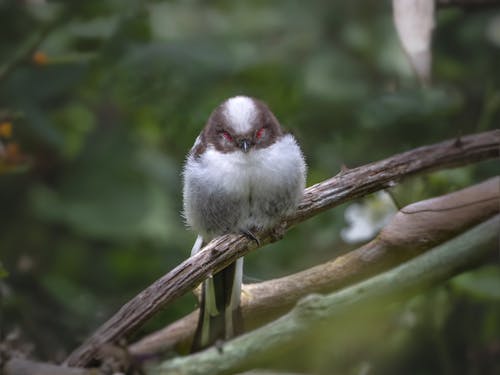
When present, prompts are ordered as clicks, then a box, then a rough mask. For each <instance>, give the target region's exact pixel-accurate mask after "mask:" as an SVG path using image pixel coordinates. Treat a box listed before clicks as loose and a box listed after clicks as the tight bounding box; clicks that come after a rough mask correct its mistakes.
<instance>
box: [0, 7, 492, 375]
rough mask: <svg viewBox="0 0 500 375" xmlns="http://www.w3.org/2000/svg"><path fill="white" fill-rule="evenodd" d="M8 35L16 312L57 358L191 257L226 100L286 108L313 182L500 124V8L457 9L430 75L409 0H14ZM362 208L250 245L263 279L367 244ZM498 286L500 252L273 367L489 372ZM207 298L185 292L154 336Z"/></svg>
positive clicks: (461, 177) (10, 233)
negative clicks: (398, 17) (191, 178)
mask: <svg viewBox="0 0 500 375" xmlns="http://www.w3.org/2000/svg"><path fill="white" fill-rule="evenodd" d="M0 40H1V43H0V142H1V144H0V146H1V149H0V151H1V153H0V156H1V158H0V160H1V162H0V262H1V263H0V297H1V298H2V301H1V309H2V312H1V314H2V316H1V321H0V324H1V326H0V328H1V334H2V336H3V337H2V338H5V337H6V336H7V335H9V334H11V335H15V336H16V337H18V338H19V341H20V342H21V343H23V345H24V347H25V348H28V347H31V346H32V348H31V349H32V353H33V355H34V356H36V357H38V358H41V359H49V360H60V359H63V358H64V356H65V355H66V354H67V353H68V351H70V350H72V349H73V348H75V347H76V345H78V343H80V342H81V340H82V339H84V338H85V337H86V336H87V335H88V334H89V333H91V332H92V331H93V329H95V328H96V327H97V326H98V325H99V324H100V323H102V322H103V321H104V320H105V319H106V318H107V317H109V316H110V315H111V314H113V312H115V311H116V310H117V309H118V308H119V307H120V306H121V305H122V304H124V303H125V302H126V301H127V300H128V299H129V298H131V297H132V296H134V295H135V294H136V293H137V292H139V291H140V290H141V289H143V288H144V287H146V286H147V285H148V284H150V283H151V282H152V281H154V280H156V279H157V278H158V277H160V276H161V275H163V274H164V273H166V272H167V271H169V270H170V269H172V268H173V267H174V266H176V265H177V264H178V263H179V262H181V261H182V260H184V259H185V258H186V257H187V256H188V254H189V251H190V248H191V246H192V242H193V241H194V238H195V235H194V234H193V233H191V232H189V231H188V230H187V229H186V228H185V227H184V225H183V222H182V219H181V217H180V210H181V207H182V201H181V168H182V164H183V161H184V157H185V155H186V153H187V151H188V150H189V148H190V147H191V145H192V143H193V142H194V139H195V137H196V136H197V134H198V132H199V131H200V129H201V128H202V127H203V125H204V123H205V121H206V119H207V118H208V116H209V114H210V112H211V111H212V110H213V108H215V106H216V105H218V104H219V103H220V102H221V101H223V100H224V99H226V98H228V97H230V96H233V95H237V94H246V95H250V96H255V97H258V98H260V99H262V100H264V101H266V102H267V103H268V104H269V106H270V107H271V109H272V110H273V111H274V113H275V114H276V116H277V117H278V119H279V120H280V121H281V122H282V124H283V125H284V126H285V127H286V128H287V129H288V130H289V131H291V132H293V133H294V134H295V135H296V137H297V138H298V139H299V141H300V143H301V145H302V148H303V151H304V154H305V155H306V158H307V162H308V165H309V176H308V185H311V184H313V183H316V182H319V181H321V180H323V179H325V178H328V177H331V176H333V175H335V174H336V173H337V172H338V171H339V170H340V168H341V166H342V165H347V166H349V167H354V166H359V165H362V164H364V163H369V162H372V161H376V160H378V159H381V158H384V157H388V156H391V155H393V154H395V153H398V152H401V151H405V150H408V149H411V148H413V147H417V146H420V145H425V144H429V143H434V142H439V141H441V140H444V139H447V138H452V137H455V136H458V135H460V134H468V133H473V132H478V131H485V130H490V129H493V128H495V127H498V124H499V123H500V122H499V120H500V90H499V87H500V70H499V69H498V64H499V62H500V12H499V11H498V9H492V8H488V9H486V10H484V11H474V12H470V11H463V10H461V9H458V8H448V9H442V10H439V12H438V17H437V28H436V31H435V37H434V42H433V55H434V56H433V58H434V62H433V70H434V79H433V81H434V84H433V85H432V86H431V87H428V88H422V87H421V86H420V85H419V84H418V80H417V79H416V78H415V76H414V74H413V72H412V70H411V67H410V65H409V62H408V60H407V58H406V56H405V54H404V53H403V52H402V50H401V47H400V45H399V40H398V37H397V35H396V32H395V29H394V26H393V22H392V13H391V7H390V3H389V2H374V1H363V2H361V1H354V2H347V1H345V2H330V1H311V2H305V1H299V0H295V1H285V0H282V1H274V2H266V1H252V2H250V1H229V0H221V1H214V2H207V1H195V0H189V1H131V0H127V1H118V0H115V1H112V0H107V1H81V2H76V1H75V2H73V1H72V2H50V1H43V0H38V1H36V0H31V1H28V0H26V1H0ZM2 129H3V132H2ZM497 173H498V166H497V164H495V162H491V161H490V162H485V163H481V164H478V165H471V166H467V167H464V168H460V169H455V170H450V171H442V172H437V173H434V174H431V175H427V176H422V177H419V178H412V179H410V180H408V181H405V182H404V183H403V184H401V185H400V186H398V187H396V188H395V189H394V194H395V196H396V198H397V200H398V201H399V202H400V203H401V204H406V203H410V202H413V201H416V200H420V199H423V198H426V197H430V196H435V195H438V194H442V193H446V192H449V191H453V190H457V189H458V188H461V187H465V186H468V185H471V184H473V183H475V182H478V181H482V180H484V179H485V178H487V177H489V176H493V175H495V174H497ZM373 199H375V198H373ZM345 208H346V207H345V206H342V207H339V208H336V209H334V210H331V211H329V212H326V213H324V214H322V215H319V216H317V217H315V218H314V219H312V220H309V221H308V222H305V223H303V224H301V225H300V226H298V227H297V228H296V229H294V230H293V231H291V232H290V233H288V234H287V235H286V238H285V239H284V240H283V241H280V242H279V243H277V244H274V245H272V246H268V247H266V248H264V249H262V250H259V251H257V252H255V253H253V254H251V255H249V256H248V257H247V260H246V271H245V272H246V274H247V275H248V279H249V280H250V281H253V280H264V279H269V278H273V277H277V276H282V275H285V274H288V273H291V272H294V271H297V270H300V269H304V268H306V267H309V266H312V265H314V264H317V263H319V262H321V261H324V260H327V259H330V258H332V257H334V256H335V255H337V254H340V253H342V252H345V251H348V250H349V249H352V248H354V247H357V246H359V244H356V243H348V242H352V241H346V238H344V237H342V236H341V233H342V230H344V232H345V229H346V227H347V226H348V225H349V223H348V222H347V221H346V220H345V218H344V210H345ZM374 225H375V224H374ZM498 285H500V278H499V269H498V264H496V265H490V266H489V267H488V268H485V269H480V270H478V271H475V272H472V273H469V274H467V275H464V276H461V277H459V278H457V279H454V280H452V282H450V283H447V284H446V285H444V286H441V287H438V288H435V289H433V290H431V291H428V292H426V293H424V294H422V295H420V296H418V297H416V298H414V299H412V300H411V301H407V302H405V303H401V304H397V305H396V306H394V307H393V308H392V310H391V312H390V313H388V314H387V315H386V316H374V317H373V321H371V323H372V324H371V326H372V327H373V326H377V327H384V329H381V328H379V329H378V330H369V329H364V328H363V329H362V328H360V329H358V330H357V331H355V332H352V334H351V335H349V337H350V343H349V344H348V345H345V347H344V346H343V345H339V344H336V345H330V344H329V341H328V337H333V336H335V332H330V333H329V334H328V335H327V334H325V335H323V336H322V337H318V338H317V340H313V342H311V343H308V348H309V349H308V350H309V354H310V355H309V356H307V355H306V356H304V355H303V356H301V357H295V358H301V359H300V360H295V361H289V360H288V361H283V360H282V358H281V357H279V356H277V357H276V361H275V363H274V364H272V365H275V366H277V367H279V368H285V369H287V368H288V369H290V368H293V369H294V370H297V371H298V370H304V371H318V372H323V373H330V371H332V372H333V371H341V373H353V374H354V373H366V372H362V371H363V370H366V369H368V370H370V371H375V372H376V373H377V372H378V373H381V372H382V373H414V374H415V373H440V374H442V373H450V374H451V373H460V372H461V373H470V374H476V373H488V372H484V371H486V370H485V369H495V366H497V367H496V368H498V366H499V364H498V358H500V340H499V337H500V296H499V294H498V290H499V286H498ZM194 307H195V299H194V297H193V296H191V295H189V296H185V297H183V298H182V299H181V300H179V301H178V302H176V303H175V304H174V305H172V306H169V307H168V308H167V309H165V310H164V311H163V312H162V313H161V314H159V315H158V316H156V317H155V319H153V321H151V322H150V323H149V324H148V325H147V326H146V327H144V329H143V330H142V331H141V332H140V333H139V336H140V335H142V334H144V333H145V332H149V331H151V330H153V329H155V328H158V327H161V326H162V325H164V324H167V323H169V322H171V321H173V320H175V319H176V318H178V317H180V316H182V315H183V314H185V313H187V312H190V311H191V310H192V309H193V308H194ZM0 339H1V338H0ZM380 340H384V342H387V343H388V345H387V348H385V349H384V348H381V347H380V346H379V345H377V344H378V342H379V341H380ZM314 343H317V344H318V345H314ZM389 343H390V344H389ZM319 347H320V348H321V350H319V349H318V348H319ZM369 348H372V349H373V348H376V349H377V350H369ZM313 352H314V355H313V354H312V353H313ZM495 356H496V358H497V360H496V361H495ZM268 365H271V364H268ZM485 366H487V367H485ZM462 370H463V371H462ZM457 371H458V372H457Z"/></svg>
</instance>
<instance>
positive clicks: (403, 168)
mask: <svg viewBox="0 0 500 375" xmlns="http://www.w3.org/2000/svg"><path fill="white" fill-rule="evenodd" d="M499 150H500V131H498V130H493V131H490V132H484V133H479V134H475V135H469V136H465V137H462V138H461V143H460V144H457V143H456V142H455V141H454V140H448V141H445V142H441V143H438V144H435V145H432V146H425V147H420V148H417V149H415V150H412V151H408V152H405V153H402V154H399V155H396V156H393V157H390V158H388V159H385V160H382V161H379V162H375V163H371V164H368V165H366V166H363V167H359V168H355V169H351V170H347V171H345V172H343V173H341V174H339V175H337V176H335V177H333V178H330V179H329V180H326V181H324V182H321V183H319V184H316V185H314V186H311V187H309V188H308V189H306V191H305V193H304V199H303V201H302V203H301V204H300V206H299V209H298V211H297V212H296V213H295V214H294V215H293V216H291V217H289V218H287V219H286V220H285V221H284V222H283V223H282V224H283V228H284V229H288V228H290V227H292V226H293V225H295V224H297V223H299V222H301V221H304V220H306V219H308V218H310V217H312V216H315V215H317V214H318V213H320V212H323V211H325V210H327V209H329V208H332V207H334V206H336V205H339V204H341V203H344V202H346V201H348V200H351V199H355V198H358V197H361V196H364V195H366V194H369V193H373V192H375V191H378V190H381V189H384V188H386V187H387V186H389V185H392V184H394V183H395V182H396V181H397V180H399V179H401V178H403V177H408V176H411V175H415V174H417V173H422V172H429V171H432V170H436V169H439V168H449V167H455V166H459V165H464V164H468V163H472V162H476V161H479V160H485V159H489V158H494V157H498V156H499ZM257 236H258V237H259V239H260V243H261V245H265V244H267V243H269V242H271V240H272V233H271V232H270V231H269V232H266V233H257ZM256 248H257V246H256V244H255V241H249V240H248V239H247V238H246V237H245V236H241V235H225V236H222V237H219V238H217V239H215V240H213V241H212V242H210V243H209V244H208V245H207V246H206V247H205V248H204V249H203V251H200V252H199V253H197V254H196V255H195V256H193V257H191V258H189V259H187V260H185V261H184V262H182V263H181V264H180V265H178V266H177V267H175V268H174V269H173V270H171V271H170V272H168V273H167V274H166V275H164V276H163V277H162V278H160V279H159V280H157V281H156V282H154V283H153V284H152V285H150V286H149V287H148V288H146V289H145V290H143V291H142V292H141V293H139V294H138V295H137V296H136V297H134V298H133V299H132V300H130V301H129V302H128V303H127V304H125V305H124V306H123V307H122V308H121V309H120V310H119V311H118V312H117V313H116V314H115V315H114V316H113V317H111V318H110V319H109V320H108V321H107V322H105V323H104V324H103V325H102V326H101V327H100V328H98V329H97V330H96V331H95V332H94V334H93V335H92V336H91V337H90V338H89V339H87V340H86V341H85V342H84V343H83V344H82V346H81V347H79V348H77V349H76V350H75V351H74V352H73V353H72V354H71V355H70V356H69V357H68V358H67V360H66V363H67V364H69V365H71V366H85V365H87V364H89V363H90V361H91V360H92V359H93V358H94V356H95V353H96V351H97V350H98V348H99V347H100V346H102V345H103V344H105V343H111V342H115V341H117V340H118V339H120V338H122V337H127V336H129V335H130V334H131V333H133V332H134V331H135V330H137V329H138V328H139V327H141V326H142V325H143V324H144V323H145V322H146V321H147V320H148V319H150V318H151V317H152V316H153V315H154V314H155V313H156V312H157V311H159V310H160V309H162V308H164V307H165V306H166V305H167V304H168V303H171V302H172V301H174V300H175V299H176V298H178V297H180V296H182V295H183V294H185V293H187V292H188V291H190V290H191V289H193V288H194V287H196V286H197V285H198V284H199V283H200V282H202V281H203V280H204V279H205V278H206V277H208V276H209V275H210V274H212V273H214V272H216V271H218V270H220V269H222V268H224V267H225V266H227V265H228V264H229V263H231V262H234V261H235V260H236V259H238V258H239V257H241V256H244V255H246V254H247V253H248V252H250V251H252V250H254V249H256Z"/></svg>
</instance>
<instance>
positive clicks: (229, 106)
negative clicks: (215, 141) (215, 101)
mask: <svg viewBox="0 0 500 375" xmlns="http://www.w3.org/2000/svg"><path fill="white" fill-rule="evenodd" d="M223 113H224V116H225V117H226V120H227V121H228V123H229V124H230V126H231V127H232V128H233V129H234V131H235V132H236V133H237V134H245V133H248V132H249V131H250V130H252V125H253V122H254V120H255V117H256V114H257V108H256V106H255V103H254V101H253V100H252V99H251V98H249V97H247V96H235V97H234V98H231V99H229V100H228V101H226V102H225V103H224V111H223Z"/></svg>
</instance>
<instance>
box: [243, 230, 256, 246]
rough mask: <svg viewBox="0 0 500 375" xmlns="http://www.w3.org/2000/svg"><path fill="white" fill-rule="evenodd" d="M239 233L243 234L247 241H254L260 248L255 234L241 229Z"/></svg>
mask: <svg viewBox="0 0 500 375" xmlns="http://www.w3.org/2000/svg"><path fill="white" fill-rule="evenodd" d="M241 233H243V234H244V235H245V236H247V237H248V238H249V239H251V240H254V241H255V243H256V244H257V246H260V240H259V239H258V238H257V236H256V235H255V234H253V232H252V231H251V230H248V229H241Z"/></svg>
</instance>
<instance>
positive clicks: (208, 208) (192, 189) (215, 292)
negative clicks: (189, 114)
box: [182, 95, 307, 352]
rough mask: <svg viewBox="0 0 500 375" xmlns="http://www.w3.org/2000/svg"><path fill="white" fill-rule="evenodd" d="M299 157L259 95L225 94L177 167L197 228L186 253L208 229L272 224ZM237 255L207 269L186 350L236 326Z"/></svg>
mask: <svg viewBox="0 0 500 375" xmlns="http://www.w3.org/2000/svg"><path fill="white" fill-rule="evenodd" d="M306 173H307V168H306V163H305V159H304V156H303V153H302V151H301V148H300V146H299V144H298V142H297V140H296V139H295V137H294V136H293V135H292V134H290V133H287V132H285V131H284V130H283V128H282V127H281V125H280V123H279V122H278V120H277V118H276V117H275V115H274V114H273V113H272V112H271V110H270V109H269V107H268V106H267V104H265V103H264V102H263V101H261V100H259V99H256V98H253V97H249V96H244V95H239V96H235V97H231V98H229V99H227V100H225V101H224V102H222V103H221V104H220V105H219V106H217V107H216V108H215V109H214V110H213V112H212V113H211V114H210V116H209V118H208V120H207V122H206V124H205V126H204V128H203V129H202V131H201V133H200V134H199V136H198V137H197V138H196V140H195V142H194V145H193V146H192V148H191V150H190V151H189V152H188V155H187V157H186V161H185V164H184V168H183V173H182V175H183V216H184V219H185V222H186V224H187V226H188V227H189V228H190V229H192V230H193V231H195V232H196V233H197V234H198V236H197V238H196V241H195V243H194V245H193V248H192V250H191V256H192V255H194V254H196V253H197V252H199V251H200V250H201V249H202V248H203V246H204V245H206V244H207V243H208V242H210V241H211V240H212V239H214V238H215V237H218V236H221V235H224V234H229V233H237V234H241V233H244V234H246V235H248V236H250V237H251V238H253V239H255V240H256V241H257V242H258V239H257V238H256V237H255V234H254V233H256V231H261V230H268V229H272V228H275V227H276V226H277V225H278V224H279V223H280V221H281V220H282V219H283V218H285V217H287V216H288V215H291V214H292V213H293V212H295V211H296V209H297V207H298V204H299V202H300V200H301V199H302V197H303V193H304V189H305V183H306ZM242 277H243V258H240V259H238V260H236V261H235V262H234V263H232V264H230V265H229V266H227V267H226V268H224V269H223V270H221V271H219V272H218V273H215V274H214V275H212V276H211V277H208V278H207V279H206V280H205V281H204V282H203V283H202V287H201V298H200V313H199V318H198V324H197V328H196V331H195V335H194V338H193V342H192V345H191V352H196V351H199V350H202V349H205V348H207V347H209V346H211V345H214V344H217V343H219V342H224V341H226V340H229V339H231V338H233V337H235V336H237V335H239V334H241V333H242V332H243V319H242V315H241V308H240V297H241V285H242Z"/></svg>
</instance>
